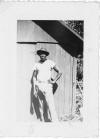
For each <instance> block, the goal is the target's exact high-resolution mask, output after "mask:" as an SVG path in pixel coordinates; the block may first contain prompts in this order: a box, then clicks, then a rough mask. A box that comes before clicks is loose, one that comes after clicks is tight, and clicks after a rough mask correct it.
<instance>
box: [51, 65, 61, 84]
mask: <svg viewBox="0 0 100 139" xmlns="http://www.w3.org/2000/svg"><path fill="white" fill-rule="evenodd" d="M53 70H55V71H56V72H57V75H56V77H55V79H53V80H51V81H50V82H51V83H55V82H56V81H57V80H58V79H59V78H60V77H61V75H62V73H61V72H59V70H58V68H57V67H56V66H54V67H53Z"/></svg>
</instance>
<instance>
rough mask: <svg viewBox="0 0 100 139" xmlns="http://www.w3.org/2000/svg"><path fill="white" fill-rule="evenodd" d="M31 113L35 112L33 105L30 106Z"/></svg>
mask: <svg viewBox="0 0 100 139" xmlns="http://www.w3.org/2000/svg"><path fill="white" fill-rule="evenodd" d="M30 113H31V114H32V115H33V113H34V110H33V106H32V105H31V106H30Z"/></svg>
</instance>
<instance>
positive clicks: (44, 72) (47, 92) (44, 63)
mask: <svg viewBox="0 0 100 139" xmlns="http://www.w3.org/2000/svg"><path fill="white" fill-rule="evenodd" d="M37 55H38V56H39V57H40V61H39V62H38V63H36V64H35V65H34V68H33V77H32V82H33V84H34V95H35V96H36V97H38V98H39V100H40V105H41V104H42V105H43V106H45V105H46V104H47V107H48V113H49V116H48V118H49V119H50V121H58V117H57V113H56V110H55V105H54V98H53V84H54V83H56V81H57V80H58V79H59V78H60V77H61V73H60V72H59V70H58V68H57V67H56V64H55V63H54V62H53V61H51V60H48V59H47V56H48V55H49V52H48V51H47V50H46V49H45V48H41V49H40V50H38V51H37ZM52 70H55V71H56V73H57V75H56V77H55V79H52V78H51V72H52ZM41 95H43V96H44V97H41ZM41 98H42V99H41ZM41 100H42V101H43V102H42V101H41ZM41 102H42V103H41ZM41 107H42V106H41ZM42 110H43V107H42ZM43 114H44V112H43V113H42V115H41V119H42V120H43V119H44V115H45V114H44V115H43Z"/></svg>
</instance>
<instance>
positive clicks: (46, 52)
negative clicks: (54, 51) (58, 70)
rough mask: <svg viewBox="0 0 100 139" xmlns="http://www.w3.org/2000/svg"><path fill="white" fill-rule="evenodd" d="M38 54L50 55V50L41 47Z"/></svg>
mask: <svg viewBox="0 0 100 139" xmlns="http://www.w3.org/2000/svg"><path fill="white" fill-rule="evenodd" d="M37 54H38V55H41V54H45V55H46V56H48V55H49V52H48V51H47V50H46V48H41V49H40V50H37Z"/></svg>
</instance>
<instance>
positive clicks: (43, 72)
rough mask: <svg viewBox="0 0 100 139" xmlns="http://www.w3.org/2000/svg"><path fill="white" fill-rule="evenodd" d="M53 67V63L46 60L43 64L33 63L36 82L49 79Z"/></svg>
mask: <svg viewBox="0 0 100 139" xmlns="http://www.w3.org/2000/svg"><path fill="white" fill-rule="evenodd" d="M54 66H55V62H53V61H52V60H46V61H45V62H43V63H39V62H38V63H35V65H34V67H33V70H37V71H38V74H37V80H39V81H41V82H46V81H48V80H49V79H50V78H51V71H52V69H53V67H54Z"/></svg>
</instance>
